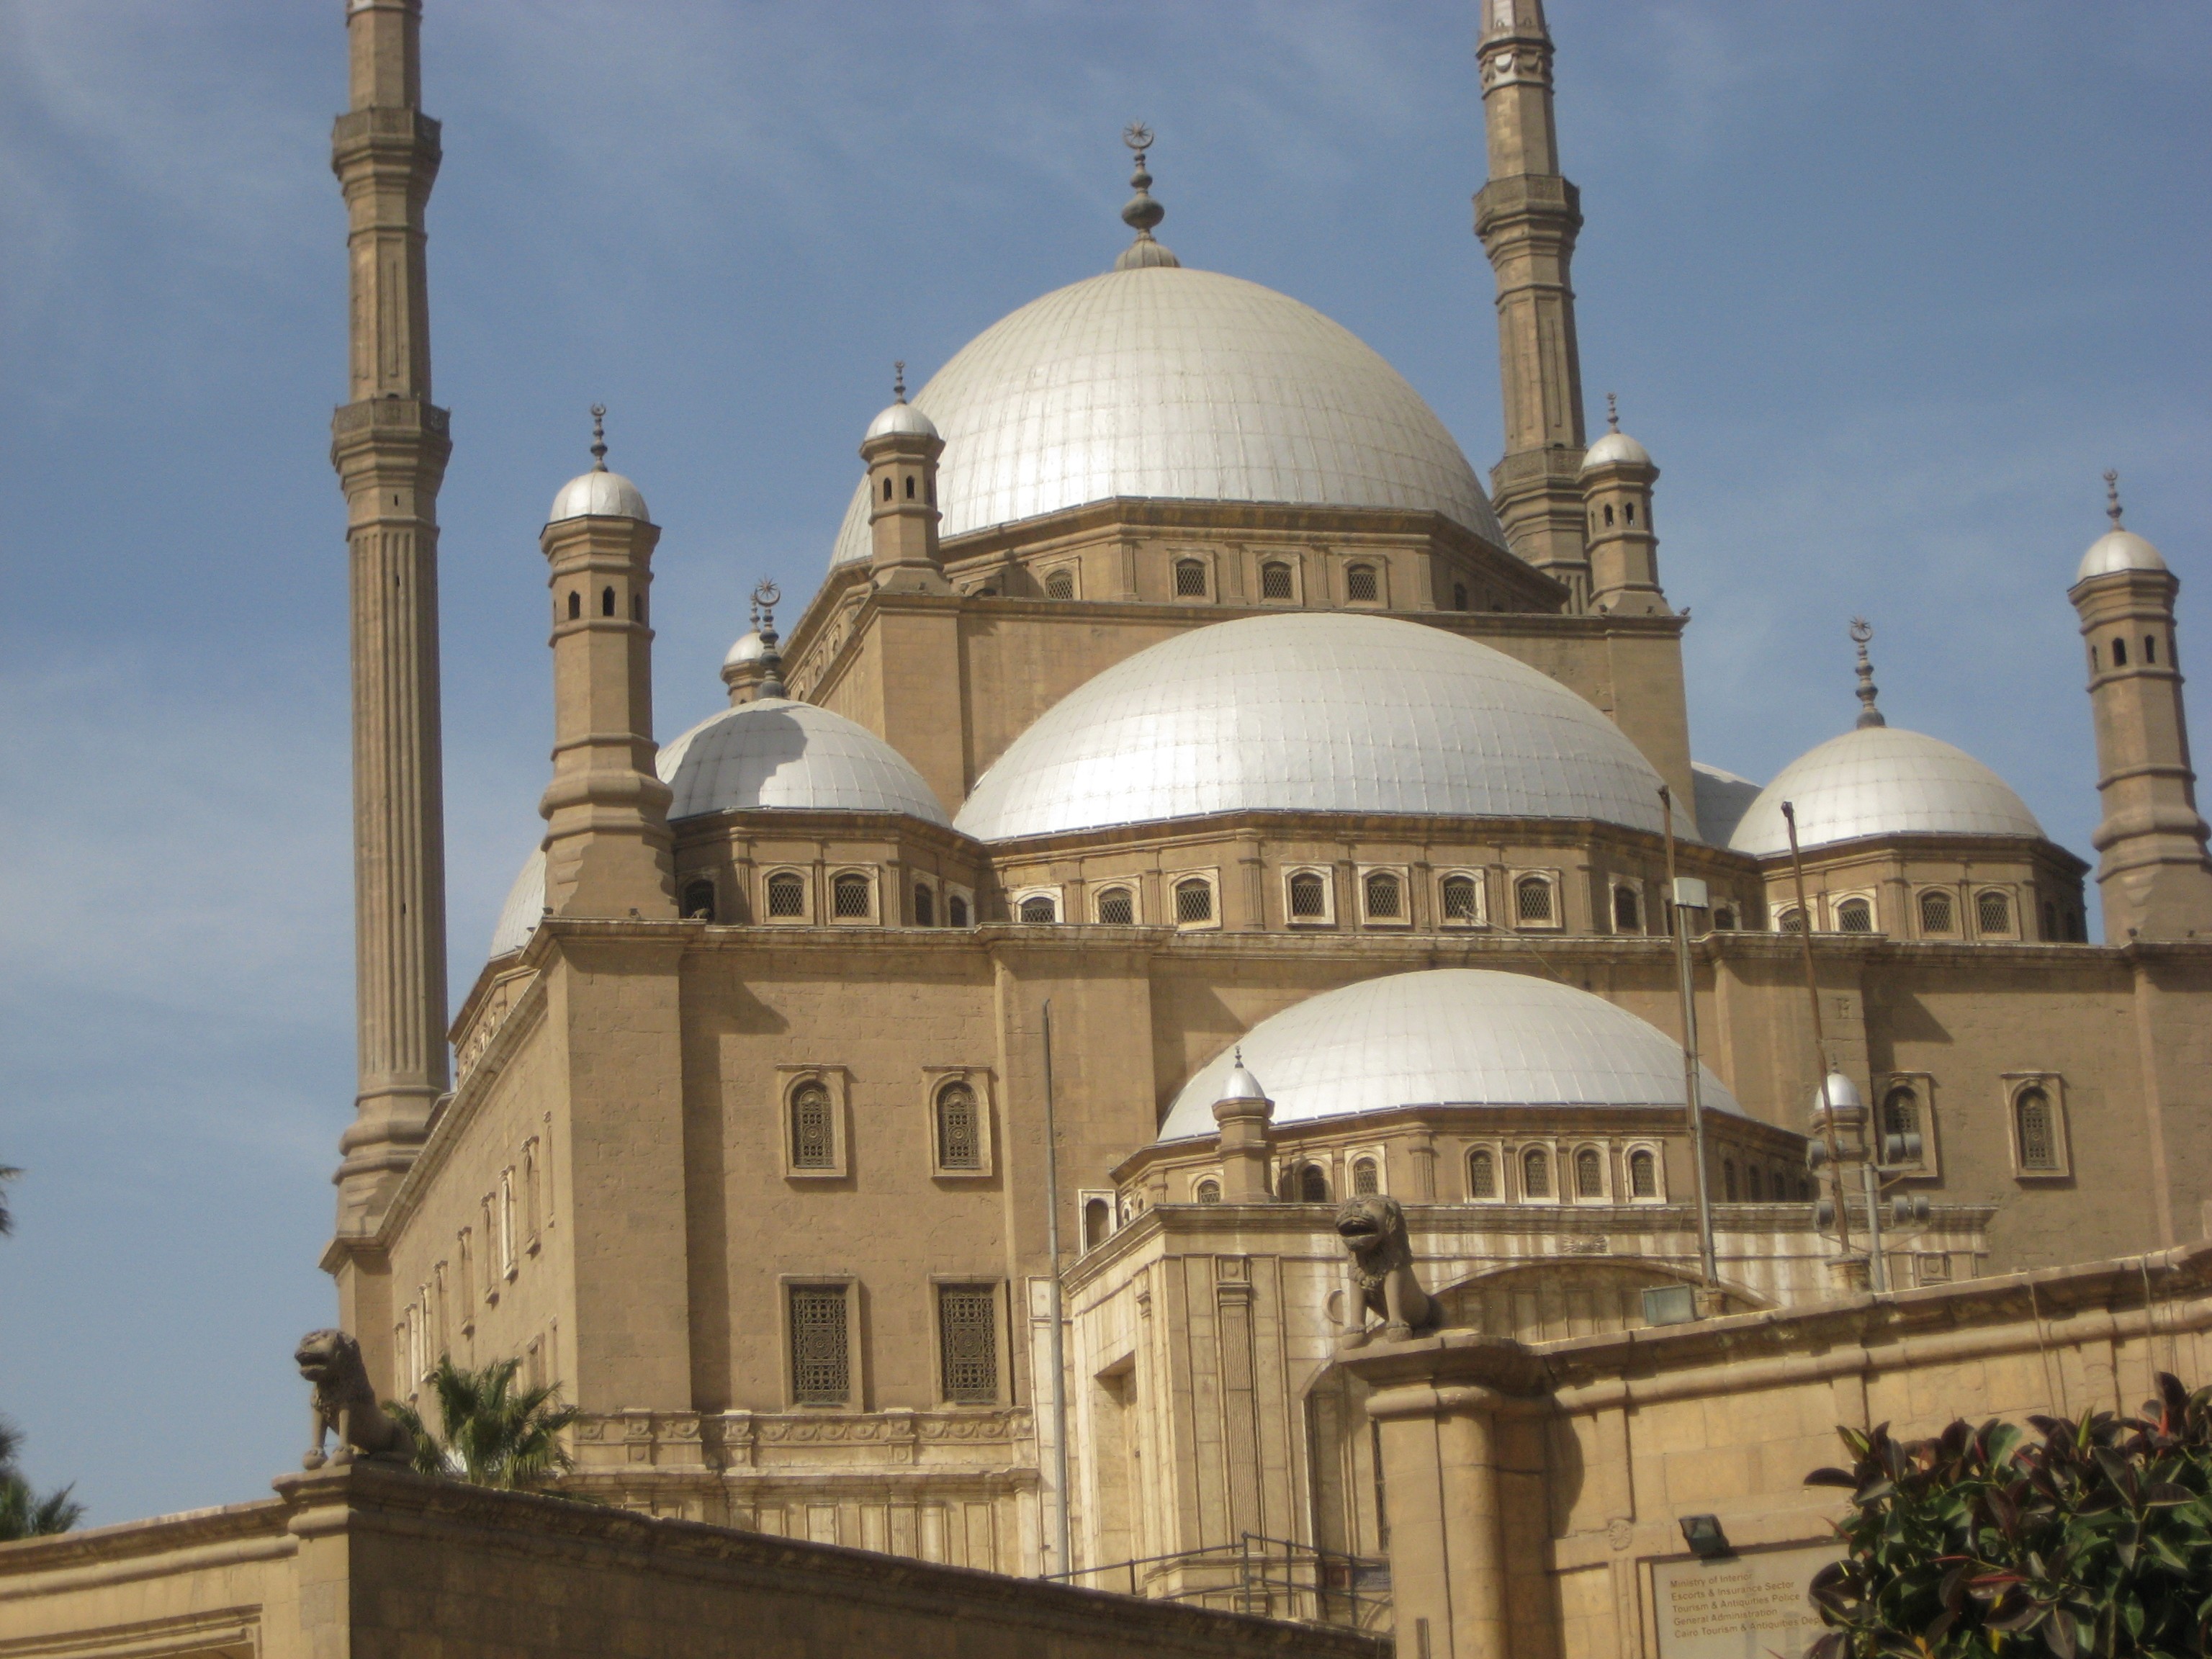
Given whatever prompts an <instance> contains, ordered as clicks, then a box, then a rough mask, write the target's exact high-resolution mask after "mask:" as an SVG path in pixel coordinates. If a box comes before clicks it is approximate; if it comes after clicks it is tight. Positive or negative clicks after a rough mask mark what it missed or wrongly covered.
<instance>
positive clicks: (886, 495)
mask: <svg viewBox="0 0 2212 1659" xmlns="http://www.w3.org/2000/svg"><path fill="white" fill-rule="evenodd" d="M897 368H898V374H897V378H896V380H895V381H894V382H893V385H892V392H893V397H894V401H893V402H892V404H891V405H890V408H888V409H886V410H884V412H883V413H882V414H880V415H878V416H876V418H875V419H874V420H872V421H871V422H868V431H867V435H866V437H864V438H862V439H861V440H860V459H862V460H864V461H866V463H867V464H868V538H869V542H870V551H869V555H868V573H869V575H870V577H871V578H872V580H873V581H874V583H875V585H876V586H878V587H879V588H889V589H890V590H891V591H892V592H900V593H949V592H951V591H952V587H951V583H949V582H947V581H946V580H945V563H944V559H943V557H942V556H941V555H940V554H939V551H938V547H937V523H938V519H939V513H938V510H937V458H938V457H939V456H940V455H942V454H943V453H945V440H944V439H942V438H940V437H939V436H938V435H937V428H936V427H935V426H933V425H932V424H931V422H930V419H929V416H927V415H925V414H923V413H922V412H921V410H918V409H916V408H915V406H914V405H913V404H910V403H908V402H907V400H906V365H905V364H904V363H901V364H899V365H898V366H897Z"/></svg>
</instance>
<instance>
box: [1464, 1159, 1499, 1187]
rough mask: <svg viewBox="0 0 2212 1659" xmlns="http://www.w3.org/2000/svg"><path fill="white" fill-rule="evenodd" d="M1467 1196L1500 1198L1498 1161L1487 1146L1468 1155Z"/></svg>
mask: <svg viewBox="0 0 2212 1659" xmlns="http://www.w3.org/2000/svg"><path fill="white" fill-rule="evenodd" d="M1467 1195H1468V1197H1469V1198H1495V1197H1497V1196H1498V1159H1497V1158H1496V1157H1495V1156H1493V1155H1492V1152H1491V1151H1490V1149H1489V1148H1488V1147H1487V1146H1478V1147H1476V1148H1475V1149H1474V1151H1473V1152H1469V1153H1468V1155H1467Z"/></svg>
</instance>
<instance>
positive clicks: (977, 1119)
mask: <svg viewBox="0 0 2212 1659" xmlns="http://www.w3.org/2000/svg"><path fill="white" fill-rule="evenodd" d="M937 1167H938V1168H939V1169H940V1170H980V1169H981V1168H982V1167H983V1114H982V1111H981V1108H980V1107H979V1106H978V1105H977V1103H976V1100H975V1091H974V1090H973V1089H971V1088H969V1086H968V1085H966V1084H964V1083H962V1082H960V1081H958V1080H957V1079H955V1080H954V1081H952V1082H951V1083H948V1084H946V1085H945V1086H944V1087H943V1088H941V1089H939V1091H937Z"/></svg>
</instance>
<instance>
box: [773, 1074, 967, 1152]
mask: <svg viewBox="0 0 2212 1659" xmlns="http://www.w3.org/2000/svg"><path fill="white" fill-rule="evenodd" d="M929 1109H930V1142H931V1156H932V1158H933V1160H934V1169H935V1172H936V1173H937V1174H939V1175H954V1176H963V1175H987V1174H989V1173H990V1157H989V1123H988V1118H987V1113H986V1111H985V1109H984V1104H983V1097H982V1096H981V1094H980V1093H979V1092H978V1091H977V1089H976V1087H975V1084H974V1083H973V1082H972V1081H970V1080H969V1079H967V1078H965V1077H957V1078H952V1079H948V1080H946V1081H944V1082H941V1083H939V1084H938V1085H936V1086H935V1087H934V1088H933V1089H932V1090H931V1091H930V1094H929ZM784 1123H785V1134H786V1137H787V1146H788V1154H789V1168H790V1170H791V1173H792V1174H793V1175H794V1176H825V1175H826V1176H842V1175H844V1174H845V1173H846V1172H847V1169H848V1165H847V1163H846V1158H845V1148H844V1145H843V1139H844V1138H843V1135H842V1133H841V1129H842V1114H841V1111H840V1109H839V1106H838V1103H837V1099H836V1096H835V1095H834V1094H833V1093H832V1092H831V1089H830V1085H829V1081H828V1080H827V1079H824V1078H823V1077H822V1076H819V1075H813V1076H805V1077H801V1078H800V1079H799V1080H798V1081H797V1082H795V1083H793V1084H792V1085H790V1088H789V1090H788V1091H787V1094H786V1096H785V1099H784Z"/></svg>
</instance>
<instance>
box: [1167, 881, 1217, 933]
mask: <svg viewBox="0 0 2212 1659" xmlns="http://www.w3.org/2000/svg"><path fill="white" fill-rule="evenodd" d="M1175 904H1176V922H1177V923H1178V924H1179V925H1182V926H1186V927H1187V926H1188V925H1189V924H1191V923H1193V922H1199V921H1212V920H1213V884H1212V882H1210V881H1208V880H1206V878H1205V877H1203V876H1193V877H1191V878H1190V879H1188V881H1179V882H1177V883H1176V884H1175Z"/></svg>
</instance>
